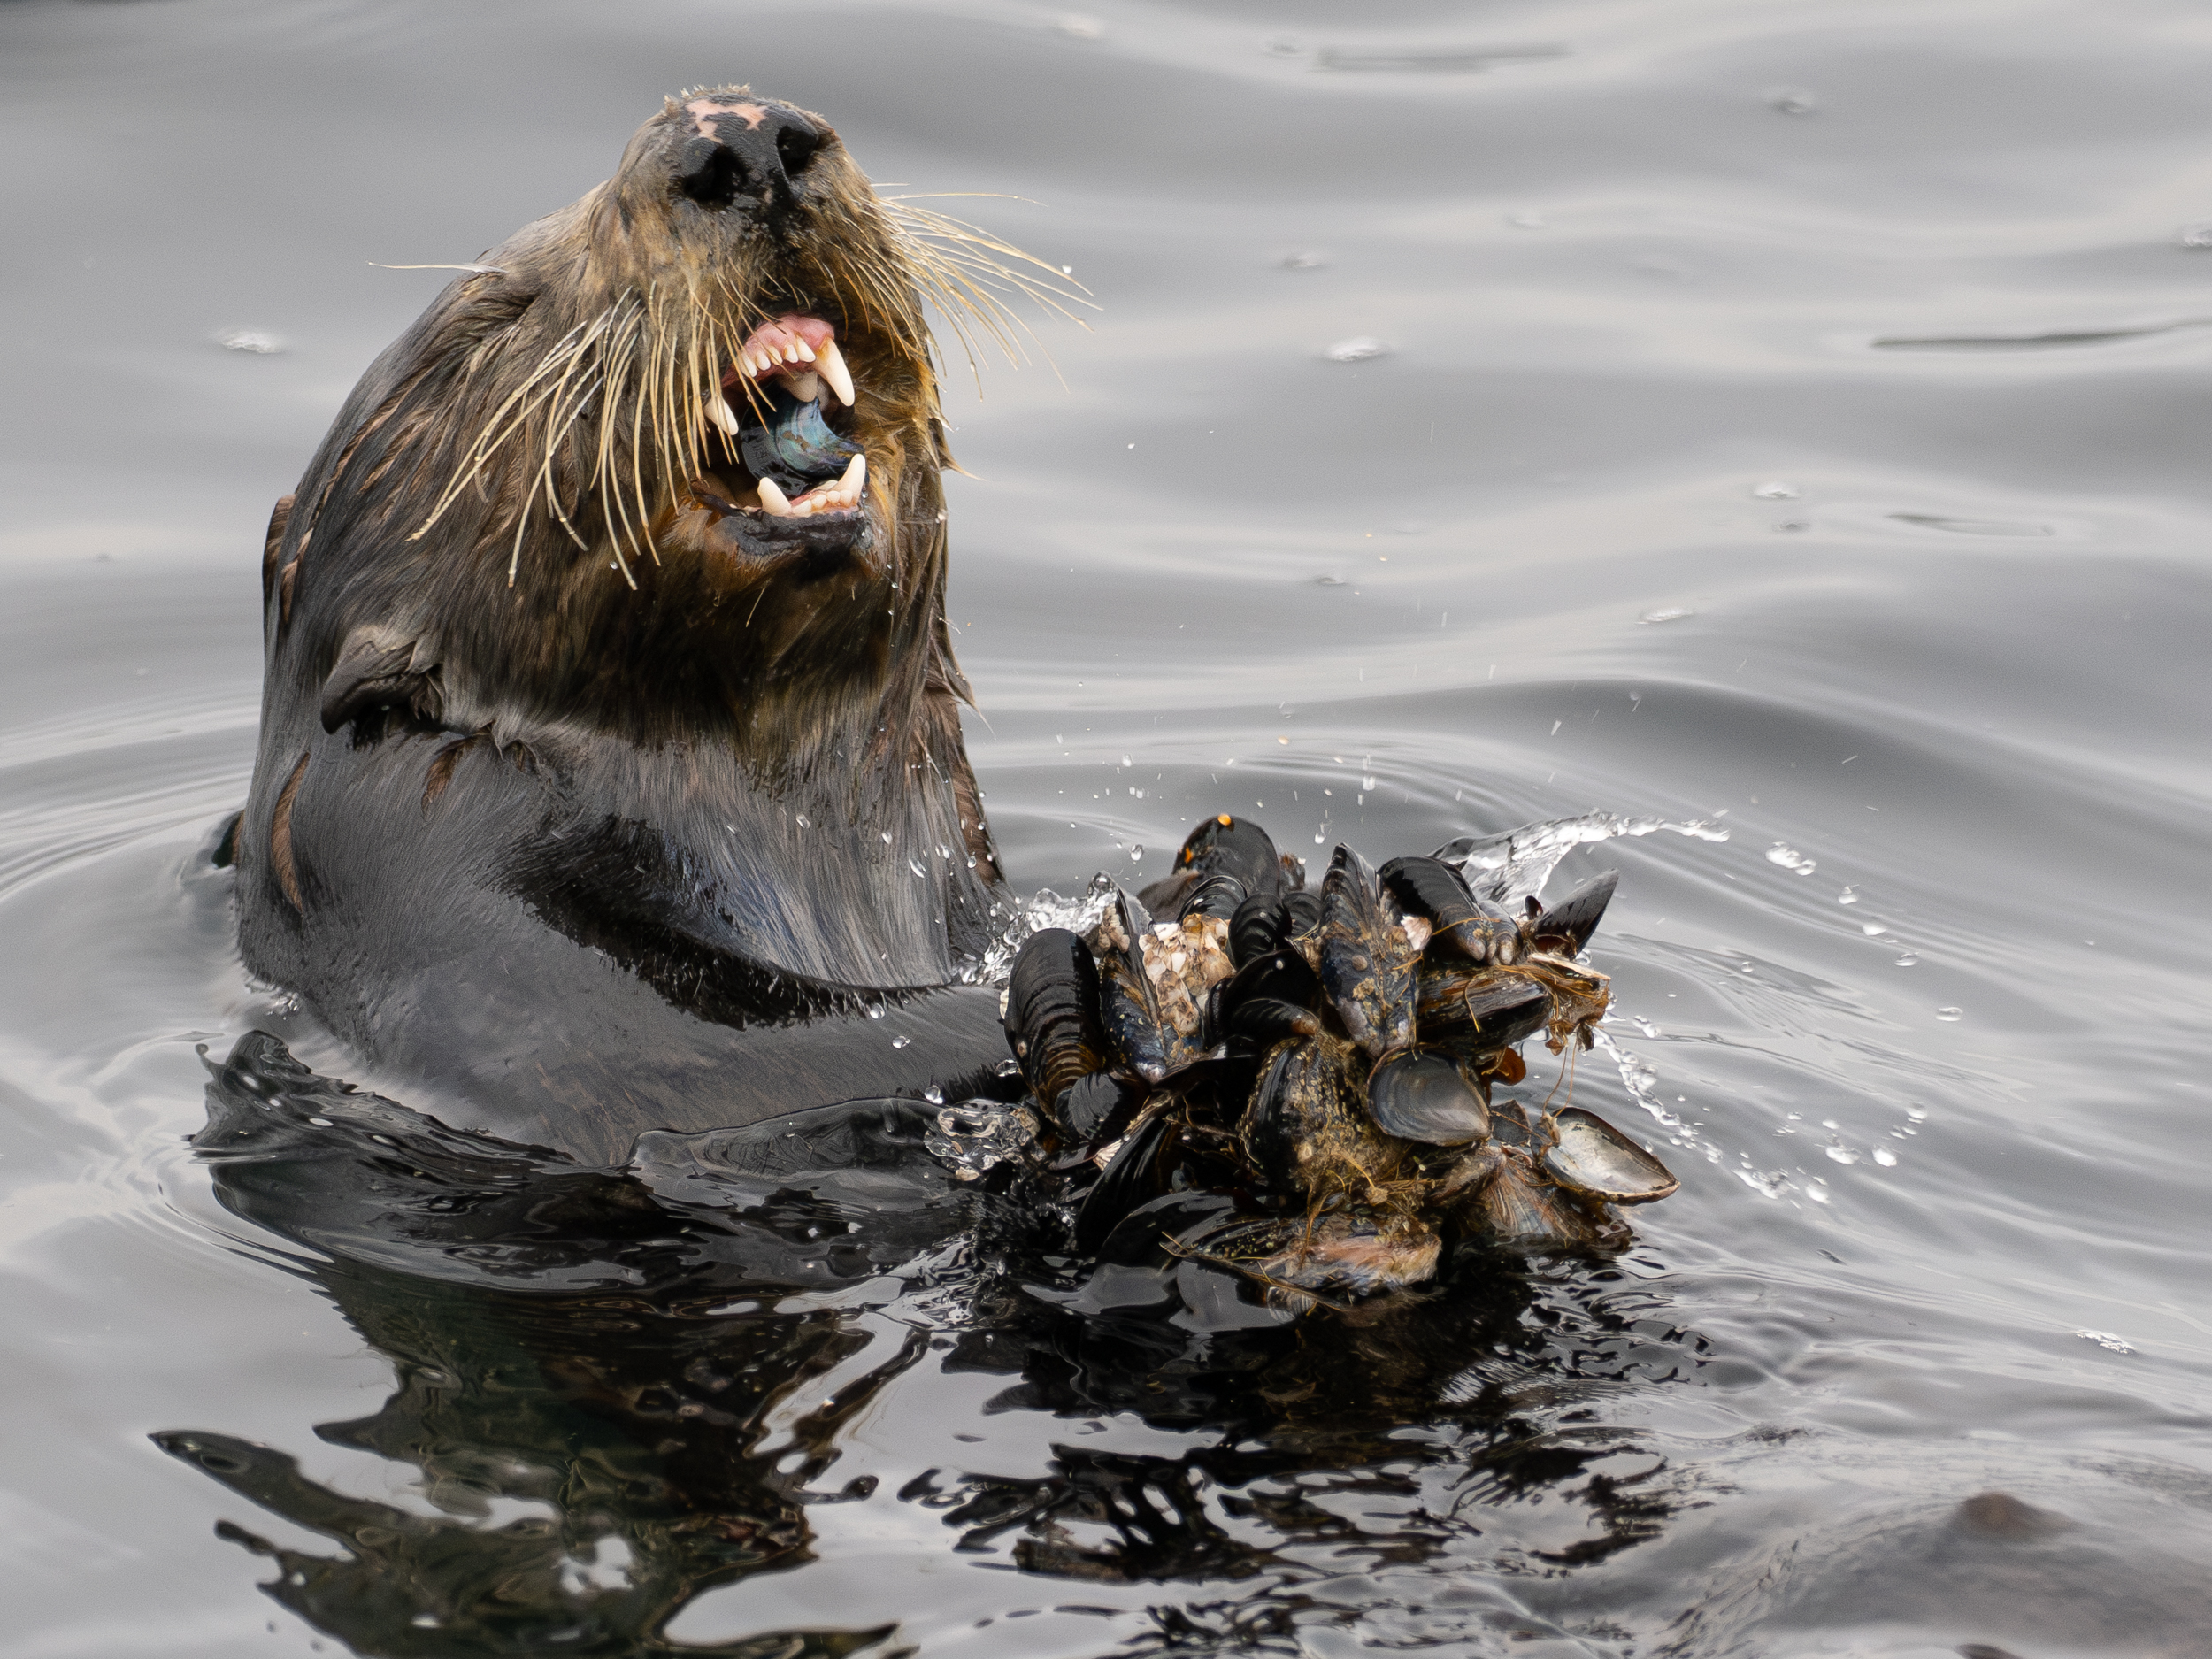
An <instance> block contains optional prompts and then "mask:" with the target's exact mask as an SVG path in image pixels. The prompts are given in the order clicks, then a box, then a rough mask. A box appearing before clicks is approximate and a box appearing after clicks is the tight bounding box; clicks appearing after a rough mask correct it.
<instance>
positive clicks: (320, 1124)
mask: <svg viewBox="0 0 2212 1659" xmlns="http://www.w3.org/2000/svg"><path fill="white" fill-rule="evenodd" d="M307 1121H308V1122H309V1123H311V1124H313V1125H315V1127H316V1128H318V1129H330V1128H334V1127H335V1126H336V1125H334V1124H333V1123H332V1122H331V1121H330V1119H329V1118H309V1119H308V1120H307Z"/></svg>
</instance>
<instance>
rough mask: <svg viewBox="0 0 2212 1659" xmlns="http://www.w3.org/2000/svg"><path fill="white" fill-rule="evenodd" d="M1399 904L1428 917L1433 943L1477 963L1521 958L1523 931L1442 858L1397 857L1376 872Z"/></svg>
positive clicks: (1411, 912) (1514, 960)
mask: <svg viewBox="0 0 2212 1659" xmlns="http://www.w3.org/2000/svg"><path fill="white" fill-rule="evenodd" d="M1376 873H1377V874H1378V875H1379V877H1380V879H1381V881H1382V884H1383V886H1384V887H1386V888H1388V889H1389V891H1390V895H1391V896H1392V897H1393V898H1394V899H1396V900H1397V901H1398V904H1399V907H1400V908H1401V909H1402V910H1406V911H1407V912H1409V914H1411V915H1415V916H1421V917H1425V918H1427V919H1428V922H1429V925H1430V926H1432V928H1433V929H1434V930H1435V931H1434V933H1432V936H1431V937H1432V944H1433V945H1434V946H1437V947H1440V948H1441V949H1445V950H1448V951H1450V952H1452V953H1454V954H1455V955H1458V956H1463V957H1465V958H1466V959H1467V960H1468V961H1470V962H1474V963H1509V962H1517V961H1518V960H1519V959H1520V956H1521V930H1520V929H1519V928H1518V927H1517V926H1515V925H1514V921H1513V918H1511V917H1509V916H1508V915H1507V914H1506V913H1505V912H1504V911H1503V910H1500V909H1499V908H1498V907H1497V906H1496V905H1494V904H1493V903H1491V902H1489V901H1488V900H1487V899H1479V898H1477V897H1476V896H1475V895H1473V894H1472V893H1471V892H1470V891H1468V888H1467V883H1466V881H1465V879H1463V877H1462V876H1461V875H1460V873H1459V872H1458V871H1457V870H1456V869H1455V868H1454V867H1453V866H1452V865H1450V864H1446V863H1445V862H1444V861H1443V860H1442V859H1441V858H1393V859H1392V860H1391V861H1390V862H1389V863H1388V864H1385V865H1384V866H1383V867H1382V868H1381V870H1379V871H1378V872H1376Z"/></svg>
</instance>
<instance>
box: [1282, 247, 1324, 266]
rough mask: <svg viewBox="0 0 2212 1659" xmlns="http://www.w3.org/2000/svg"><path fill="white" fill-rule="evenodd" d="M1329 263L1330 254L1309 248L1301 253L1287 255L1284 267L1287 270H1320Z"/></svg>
mask: <svg viewBox="0 0 2212 1659" xmlns="http://www.w3.org/2000/svg"><path fill="white" fill-rule="evenodd" d="M1328 263H1329V256H1328V255H1326V254H1325V253H1317V252H1316V251H1314V250H1311V249H1307V250H1304V251H1302V252H1300V253H1294V254H1289V255H1286V256H1285V257H1284V259H1283V269H1284V270H1286V271H1318V270H1319V269H1321V267H1322V266H1323V265H1326V264H1328Z"/></svg>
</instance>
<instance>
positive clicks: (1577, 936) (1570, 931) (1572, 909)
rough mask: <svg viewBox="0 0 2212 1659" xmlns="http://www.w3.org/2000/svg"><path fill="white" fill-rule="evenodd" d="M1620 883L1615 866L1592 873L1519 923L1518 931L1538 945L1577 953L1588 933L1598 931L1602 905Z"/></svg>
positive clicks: (1619, 875) (1560, 953)
mask: <svg viewBox="0 0 2212 1659" xmlns="http://www.w3.org/2000/svg"><path fill="white" fill-rule="evenodd" d="M1620 884H1621V872H1619V871H1617V870H1609V871H1607V872H1605V873H1604V874H1603V875H1601V876H1593V877H1591V878H1590V879H1588V880H1587V881H1586V882H1584V883H1583V884H1582V885H1581V886H1580V887H1577V888H1576V889H1575V890H1574V891H1573V892H1572V893H1570V894H1569V895H1567V896H1566V897H1565V898H1563V899H1562V900H1560V901H1559V902H1558V903H1556V904H1555V905H1553V906H1551V907H1550V908H1549V909H1548V910H1542V911H1540V912H1539V913H1538V914H1536V915H1534V916H1532V917H1531V918H1529V919H1528V920H1527V921H1525V922H1524V923H1522V924H1521V931H1522V932H1523V933H1525V934H1527V935H1528V939H1529V942H1530V943H1531V944H1532V945H1533V946H1535V947H1536V948H1537V949H1542V950H1552V951H1556V952H1557V953H1558V954H1559V955H1561V956H1580V955H1581V954H1582V950H1583V947H1585V946H1586V945H1587V944H1588V943H1589V942H1590V935H1591V934H1593V933H1596V932H1597V931H1598V922H1599V920H1600V919H1601V918H1602V917H1603V916H1604V915H1605V907H1606V906H1607V905H1609V904H1610V903H1611V902H1613V889H1614V888H1615V887H1618V886H1620Z"/></svg>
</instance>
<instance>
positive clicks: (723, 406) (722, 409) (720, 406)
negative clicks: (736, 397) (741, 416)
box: [707, 397, 737, 438]
mask: <svg viewBox="0 0 2212 1659" xmlns="http://www.w3.org/2000/svg"><path fill="white" fill-rule="evenodd" d="M707 419H709V420H711V421H712V422H713V423H714V424H715V425H716V426H719V427H721V428H722V430H723V432H724V433H725V434H727V435H728V436H730V437H733V438H734V437H735V436H737V416H736V414H735V412H734V411H732V410H731V408H730V406H729V404H728V403H727V402H726V401H725V400H724V399H722V398H719V397H716V398H712V399H710V400H709V401H708V403H707Z"/></svg>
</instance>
